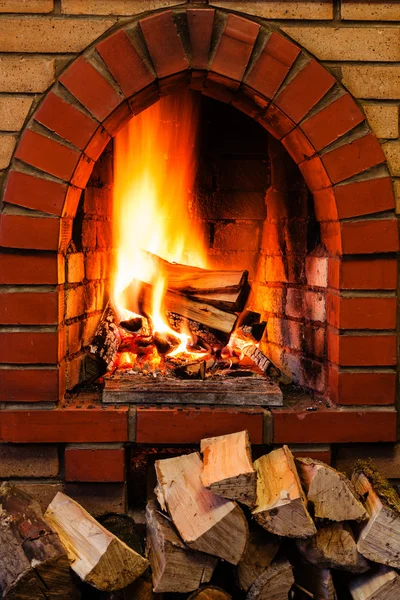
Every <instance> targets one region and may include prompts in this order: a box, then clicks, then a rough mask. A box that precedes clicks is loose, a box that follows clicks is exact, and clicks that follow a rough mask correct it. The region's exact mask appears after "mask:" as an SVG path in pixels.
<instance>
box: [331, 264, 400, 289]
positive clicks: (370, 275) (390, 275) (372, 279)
mask: <svg viewBox="0 0 400 600" xmlns="http://www.w3.org/2000/svg"><path fill="white" fill-rule="evenodd" d="M328 268H329V285H330V286H331V287H334V288H337V289H342V290H395V289H396V288H397V259H395V258H375V257H374V256H371V258H368V259H365V258H363V259H352V260H338V259H336V260H332V259H331V260H329V267H328Z"/></svg>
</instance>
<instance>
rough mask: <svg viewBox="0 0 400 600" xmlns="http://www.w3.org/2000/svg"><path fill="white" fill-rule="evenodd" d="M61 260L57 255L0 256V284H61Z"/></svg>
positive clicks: (62, 273) (62, 278)
mask: <svg viewBox="0 0 400 600" xmlns="http://www.w3.org/2000/svg"><path fill="white" fill-rule="evenodd" d="M63 260H64V259H63V257H62V256H57V254H0V284H3V285H4V284H14V285H19V284H25V285H29V284H32V285H40V284H56V283H63V281H64V277H63V275H64V269H63Z"/></svg>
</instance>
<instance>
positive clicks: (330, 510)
mask: <svg viewBox="0 0 400 600" xmlns="http://www.w3.org/2000/svg"><path fill="white" fill-rule="evenodd" d="M296 464H297V466H298V469H299V473H300V478H301V481H302V483H303V485H304V487H305V489H306V492H307V498H308V500H309V502H311V503H312V504H313V505H314V514H315V516H316V517H317V518H320V519H329V520H330V521H362V520H363V519H365V518H366V516H367V514H366V511H365V508H364V506H363V505H362V503H361V502H360V499H359V496H358V494H357V492H356V490H355V489H354V486H353V485H352V484H351V483H350V481H349V480H348V479H347V477H345V476H344V475H342V473H339V472H338V471H336V469H333V468H332V467H329V466H328V465H326V464H325V463H323V462H321V461H318V460H313V459H311V458H298V459H297V461H296Z"/></svg>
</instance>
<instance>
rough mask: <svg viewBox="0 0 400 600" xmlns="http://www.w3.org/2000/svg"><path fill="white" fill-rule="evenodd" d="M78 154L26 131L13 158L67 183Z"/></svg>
mask: <svg viewBox="0 0 400 600" xmlns="http://www.w3.org/2000/svg"><path fill="white" fill-rule="evenodd" d="M79 157H80V152H78V150H73V149H72V148H68V147H67V146H63V145H62V144H59V143H58V142H56V141H54V140H52V139H50V138H48V137H45V136H44V135H41V134H40V133H36V132H35V131H32V130H30V129H26V130H25V131H24V133H23V134H22V137H21V141H20V143H19V144H18V147H17V150H16V152H15V158H19V159H20V160H23V161H24V162H26V163H28V164H30V165H32V166H34V167H37V168H38V169H41V170H42V171H45V172H46V173H50V175H55V176H56V177H59V178H60V179H64V180H65V181H69V180H70V179H71V177H72V174H73V172H74V170H75V168H76V165H77V164H78V160H79Z"/></svg>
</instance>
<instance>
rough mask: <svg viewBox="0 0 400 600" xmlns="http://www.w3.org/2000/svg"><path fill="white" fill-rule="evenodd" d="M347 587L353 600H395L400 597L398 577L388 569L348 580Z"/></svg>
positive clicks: (378, 569)
mask: <svg viewBox="0 0 400 600" xmlns="http://www.w3.org/2000/svg"><path fill="white" fill-rule="evenodd" d="M347 587H348V589H349V591H350V594H351V597H352V598H353V600H397V598H399V597H400V575H399V574H398V573H397V572H396V571H394V570H393V569H389V568H388V567H377V568H374V569H373V570H372V571H369V572H368V573H365V574H364V575H360V576H359V577H356V578H354V579H349V580H348V582H347Z"/></svg>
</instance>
